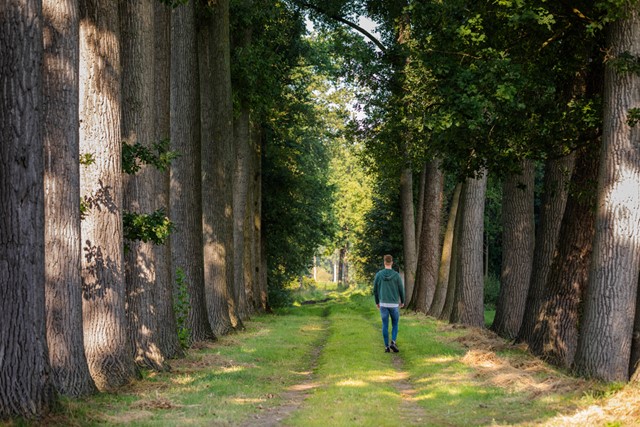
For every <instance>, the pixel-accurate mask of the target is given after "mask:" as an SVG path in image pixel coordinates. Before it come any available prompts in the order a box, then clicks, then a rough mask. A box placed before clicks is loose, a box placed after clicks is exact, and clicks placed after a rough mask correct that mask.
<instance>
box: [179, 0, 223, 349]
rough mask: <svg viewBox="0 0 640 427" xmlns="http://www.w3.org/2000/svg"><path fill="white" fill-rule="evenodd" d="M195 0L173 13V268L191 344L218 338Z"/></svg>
mask: <svg viewBox="0 0 640 427" xmlns="http://www.w3.org/2000/svg"><path fill="white" fill-rule="evenodd" d="M198 70H199V68H198V48H197V43H196V5H195V0H190V1H189V2H188V3H186V4H184V5H181V6H179V7H177V8H175V9H174V10H173V13H172V16H171V96H170V98H171V150H172V151H176V152H178V153H179V154H180V157H179V158H178V159H176V160H175V161H174V162H173V163H172V165H171V199H170V207H169V217H170V218H171V220H172V221H173V223H174V224H175V231H174V232H173V233H171V257H172V258H171V269H172V276H173V278H174V280H177V279H178V278H180V280H184V282H185V283H186V290H187V294H188V298H189V314H188V322H187V323H188V329H189V333H190V340H191V342H196V341H203V340H207V339H210V338H213V333H212V331H211V326H210V324H209V319H208V317H207V309H206V303H205V292H204V266H203V246H202V199H201V197H202V192H201V186H202V184H201V179H202V177H201V172H200V168H201V164H200V155H201V153H200V98H199V96H200V84H199V77H198Z"/></svg>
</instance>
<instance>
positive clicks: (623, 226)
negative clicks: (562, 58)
mask: <svg viewBox="0 0 640 427" xmlns="http://www.w3.org/2000/svg"><path fill="white" fill-rule="evenodd" d="M625 9H626V10H625V15H624V17H623V18H621V19H620V20H618V21H616V22H614V23H613V24H612V26H611V28H610V33H609V40H608V41H609V50H608V54H609V55H610V57H611V58H614V59H615V58H617V57H618V56H619V55H621V54H623V53H625V54H630V55H633V56H635V57H637V56H639V55H640V16H639V12H638V8H637V7H636V6H630V5H629V4H627V5H626V8H625ZM614 64H615V62H608V64H607V67H606V70H605V83H604V84H605V86H604V121H603V149H602V151H601V160H600V171H599V178H598V206H597V217H596V218H597V219H596V232H595V238H594V245H593V247H594V250H593V256H592V262H591V268H590V271H589V284H588V286H587V294H586V298H585V307H584V315H583V321H582V322H581V325H582V326H581V331H580V339H579V342H578V351H577V353H576V370H577V371H578V372H579V373H581V374H583V375H586V376H590V377H595V378H600V379H603V380H605V381H624V380H627V379H628V378H629V358H630V353H631V337H632V334H633V319H634V314H635V305H636V291H637V288H638V270H639V265H638V264H639V262H640V167H639V165H640V145H639V144H638V139H639V138H640V129H639V128H638V126H637V125H636V126H635V127H631V126H630V125H629V123H628V121H627V120H628V112H629V110H630V109H631V108H635V107H637V106H638V105H640V75H638V74H637V73H633V72H624V71H620V70H619V69H616V66H615V65H614Z"/></svg>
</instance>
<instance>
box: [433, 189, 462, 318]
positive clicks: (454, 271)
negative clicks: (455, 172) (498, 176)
mask: <svg viewBox="0 0 640 427" xmlns="http://www.w3.org/2000/svg"><path fill="white" fill-rule="evenodd" d="M465 185H466V183H459V184H458V188H459V189H460V194H459V196H458V198H459V201H458V207H457V209H456V216H455V220H454V226H453V241H452V242H451V264H450V266H449V280H448V282H447V297H446V299H445V302H444V307H442V312H441V313H440V316H439V317H438V318H439V319H440V320H445V321H452V319H453V305H454V303H455V300H456V295H457V293H458V253H459V252H460V248H459V246H460V233H461V232H462V212H463V211H464V199H463V197H462V194H463V192H464V186H465ZM452 209H453V206H452Z"/></svg>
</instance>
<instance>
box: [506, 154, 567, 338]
mask: <svg viewBox="0 0 640 427" xmlns="http://www.w3.org/2000/svg"><path fill="white" fill-rule="evenodd" d="M574 163H575V154H574V153H572V154H569V155H566V156H562V157H559V158H558V157H553V158H551V159H549V160H547V162H546V164H545V169H544V184H543V189H542V201H541V206H540V220H539V222H538V224H539V225H538V227H537V228H536V237H535V245H534V250H533V267H532V271H533V272H535V274H532V275H531V281H530V283H529V291H528V292H527V301H526V303H525V309H524V314H523V317H522V325H520V331H519V332H518V338H517V339H518V341H524V342H528V341H529V340H530V339H531V334H532V333H533V329H534V327H535V326H536V323H537V316H538V311H539V309H540V304H541V300H542V296H543V294H544V290H545V286H546V284H547V278H548V277H549V271H550V270H551V263H552V262H553V256H554V254H555V251H556V246H557V243H558V236H559V235H560V226H561V224H562V216H563V214H564V210H565V205H566V202H567V194H568V192H567V189H568V183H569V180H570V178H571V173H572V171H573V166H574Z"/></svg>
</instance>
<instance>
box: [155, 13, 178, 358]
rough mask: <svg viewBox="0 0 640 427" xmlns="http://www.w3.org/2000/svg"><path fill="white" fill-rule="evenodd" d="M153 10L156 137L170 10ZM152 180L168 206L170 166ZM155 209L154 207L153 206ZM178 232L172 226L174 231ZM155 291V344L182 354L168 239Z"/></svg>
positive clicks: (162, 131)
mask: <svg viewBox="0 0 640 427" xmlns="http://www.w3.org/2000/svg"><path fill="white" fill-rule="evenodd" d="M154 12H155V25H154V33H155V37H154V39H155V47H154V49H155V55H154V81H153V87H154V88H155V109H156V111H155V126H154V128H155V138H154V140H155V141H161V140H168V139H169V136H170V134H171V130H170V123H171V118H170V116H171V106H170V105H169V103H170V97H171V95H170V94H171V76H170V70H171V10H170V9H169V8H168V7H167V6H165V5H163V4H161V3H160V2H154ZM150 172H151V175H152V178H151V179H152V181H154V182H155V183H156V185H157V189H156V190H155V194H156V204H155V209H159V208H164V209H166V210H168V208H169V170H165V171H159V170H151V171H150ZM155 209H154V210H155ZM175 232H177V231H176V230H174V233H175ZM154 249H155V258H156V292H155V298H156V300H155V301H156V302H155V306H156V308H157V313H158V314H157V324H158V338H157V340H158V346H159V347H160V351H161V352H162V354H164V356H165V358H168V359H169V358H174V357H181V356H183V355H184V352H183V351H182V346H181V345H180V340H179V339H178V325H177V323H176V316H175V312H174V308H173V304H174V298H173V280H172V279H171V247H170V244H169V240H167V242H166V243H165V244H164V245H156V246H155V247H154Z"/></svg>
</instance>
